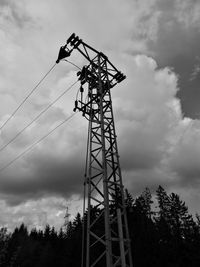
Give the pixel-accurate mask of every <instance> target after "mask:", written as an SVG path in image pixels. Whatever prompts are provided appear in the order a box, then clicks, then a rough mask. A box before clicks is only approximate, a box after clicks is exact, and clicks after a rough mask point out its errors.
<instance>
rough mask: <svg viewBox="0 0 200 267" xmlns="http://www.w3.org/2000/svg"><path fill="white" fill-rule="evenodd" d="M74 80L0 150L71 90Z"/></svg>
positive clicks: (4, 146) (1, 149) (0, 149)
mask: <svg viewBox="0 0 200 267" xmlns="http://www.w3.org/2000/svg"><path fill="white" fill-rule="evenodd" d="M77 82H78V81H76V82H74V83H73V84H72V85H70V86H69V87H68V88H67V89H66V90H65V91H64V92H63V93H62V94H60V95H59V96H58V97H57V98H56V99H55V100H54V101H53V102H51V103H50V104H49V105H48V106H47V107H46V108H45V109H43V110H42V111H41V112H40V113H39V114H38V115H37V116H36V117H35V118H34V119H33V120H32V121H31V122H30V123H28V124H27V125H26V126H25V127H24V128H23V129H22V130H21V131H20V132H18V133H17V134H16V135H15V136H14V137H13V138H12V139H11V140H10V141H9V142H8V143H6V144H5V145H3V146H2V147H1V148H0V152H1V151H3V150H4V149H5V148H6V147H7V146H8V145H10V144H11V143H12V142H13V141H14V140H16V139H17V137H18V136H20V135H21V134H22V133H23V132H24V131H25V130H26V129H27V128H29V127H30V126H31V125H32V124H33V123H34V122H35V121H36V120H37V119H39V118H40V117H41V116H42V115H43V114H44V113H45V112H46V111H47V110H48V109H49V108H50V107H52V106H53V105H54V104H55V103H56V102H57V101H58V100H59V99H60V98H61V97H63V96H64V95H65V94H66V93H67V92H69V90H70V89H71V88H72V87H73V86H74V85H75V84H76V83H77Z"/></svg>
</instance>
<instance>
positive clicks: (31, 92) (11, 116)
mask: <svg viewBox="0 0 200 267" xmlns="http://www.w3.org/2000/svg"><path fill="white" fill-rule="evenodd" d="M56 65H57V64H56V63H55V64H54V65H53V66H52V67H51V68H50V70H49V71H48V72H47V73H46V74H45V75H44V76H43V78H42V79H41V80H40V81H39V82H38V83H37V84H36V86H35V87H34V88H33V89H32V90H31V91H30V92H29V94H28V95H27V96H26V97H25V98H24V100H23V101H22V102H21V103H20V104H19V106H18V107H17V108H16V109H15V110H14V111H13V113H12V114H11V115H10V117H9V118H8V119H7V120H6V121H5V122H4V123H3V124H2V125H1V127H0V130H2V129H3V128H4V126H5V125H6V124H7V123H8V122H9V121H10V120H11V119H12V118H13V117H14V115H15V114H16V113H17V111H18V110H19V109H20V108H21V106H22V105H23V104H24V103H25V102H26V100H27V99H28V98H29V97H30V96H31V95H32V94H33V92H34V91H35V90H36V89H37V88H38V86H39V85H40V84H41V83H42V81H43V80H44V79H45V78H46V77H47V75H48V74H49V73H50V72H51V71H52V70H53V69H54V67H55V66H56Z"/></svg>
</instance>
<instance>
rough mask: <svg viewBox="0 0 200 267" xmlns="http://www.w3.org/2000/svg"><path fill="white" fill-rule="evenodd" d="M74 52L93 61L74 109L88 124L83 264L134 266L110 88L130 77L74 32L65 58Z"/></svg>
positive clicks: (86, 68)
mask: <svg viewBox="0 0 200 267" xmlns="http://www.w3.org/2000/svg"><path fill="white" fill-rule="evenodd" d="M69 46H70V48H69ZM74 48H76V49H77V50H78V51H79V52H80V53H81V54H82V55H84V57H85V58H87V59H88V61H89V65H87V66H84V67H83V69H82V70H81V71H80V72H79V73H78V76H79V80H80V83H81V87H80V98H79V99H77V100H76V101H75V110H79V111H81V112H82V113H83V116H85V117H86V118H87V119H88V120H89V131H88V155H87V175H86V186H87V203H88V210H87V235H86V242H85V244H86V249H85V257H84V260H85V264H84V266H86V267H92V266H106V267H114V266H122V267H125V266H127V267H128V266H130V267H132V258H131V250H130V241H129V233H128V225H127V217H126V208H125V200H124V188H123V184H122V176H121V169H120V163H119V154H118V148H117V140H116V133H115V125H114V118H113V110H112V100H111V90H110V89H111V88H112V87H114V86H115V85H116V84H117V83H119V82H121V81H122V80H123V79H125V76H124V75H123V74H122V73H121V72H119V71H118V70H117V69H116V68H115V67H114V66H113V65H112V63H111V62H110V61H109V60H108V58H107V57H106V56H105V55H104V54H103V53H101V52H98V51H97V50H95V49H93V48H92V47H90V46H88V45H87V44H85V43H84V42H83V41H82V40H80V39H79V38H78V37H77V36H75V35H74V34H73V35H72V36H71V37H70V38H69V39H68V41H67V44H66V45H65V46H64V47H62V48H61V50H60V58H64V57H66V56H69V55H70V54H71V52H72V50H73V49H74ZM91 53H92V55H91ZM59 60H60V59H59Z"/></svg>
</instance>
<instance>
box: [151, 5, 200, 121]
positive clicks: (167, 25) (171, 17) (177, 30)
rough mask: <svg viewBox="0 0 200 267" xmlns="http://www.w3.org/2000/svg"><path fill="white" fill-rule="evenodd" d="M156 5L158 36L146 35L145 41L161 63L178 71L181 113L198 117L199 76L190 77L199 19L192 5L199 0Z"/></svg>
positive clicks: (198, 40) (198, 43)
mask: <svg viewBox="0 0 200 267" xmlns="http://www.w3.org/2000/svg"><path fill="white" fill-rule="evenodd" d="M155 7H156V9H157V10H158V11H159V12H161V13H160V16H159V19H158V30H157V36H156V38H155V39H149V40H148V41H147V45H148V47H149V50H150V51H151V52H152V55H153V56H154V57H155V59H156V61H157V62H158V65H159V66H160V67H164V66H166V65H167V66H170V67H172V68H173V69H174V70H175V72H176V73H177V74H178V75H179V88H180V90H179V92H178V94H177V95H178V97H179V98H180V99H181V105H182V109H183V113H184V115H185V116H189V117H192V118H199V114H200V106H199V101H200V90H199V79H200V78H199V75H196V77H194V79H191V74H192V72H193V70H194V67H195V65H196V64H197V59H198V57H199V46H200V34H199V29H198V27H197V23H198V22H199V21H194V12H195V8H196V9H197V8H199V3H198V2H197V1H190V2H188V1H174V0H171V1H164V0H159V1H157V3H156V6H155ZM180 10H181V11H180ZM151 52H150V53H151Z"/></svg>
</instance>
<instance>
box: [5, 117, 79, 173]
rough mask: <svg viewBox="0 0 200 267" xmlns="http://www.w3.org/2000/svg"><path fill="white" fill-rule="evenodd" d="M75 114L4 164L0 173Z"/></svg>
mask: <svg viewBox="0 0 200 267" xmlns="http://www.w3.org/2000/svg"><path fill="white" fill-rule="evenodd" d="M75 114H76V113H72V114H71V115H70V116H69V117H67V118H66V119H65V120H64V121H62V122H61V123H59V124H58V125H57V126H56V127H54V128H53V129H52V130H51V131H49V132H48V133H47V134H45V135H44V136H43V137H42V138H40V139H39V140H38V141H36V142H35V143H33V144H32V145H30V146H29V147H28V148H27V149H25V150H24V151H23V152H22V153H20V154H19V155H18V156H17V157H16V158H14V159H13V160H11V161H10V162H9V163H8V164H6V165H5V166H4V167H2V168H1V169H0V172H2V171H4V170H5V169H7V168H8V167H9V166H10V165H11V164H13V163H14V162H15V161H17V160H18V159H20V158H21V157H22V156H24V155H25V154H26V153H28V152H29V151H31V150H32V149H33V148H34V147H35V146H36V145H38V144H39V143H41V142H42V141H43V140H44V139H45V138H47V137H48V136H49V135H50V134H52V133H53V132H54V131H55V130H57V129H58V128H59V127H60V126H62V125H63V124H64V123H66V122H67V121H69V120H70V119H71V118H72V117H73V116H74V115H75Z"/></svg>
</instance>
